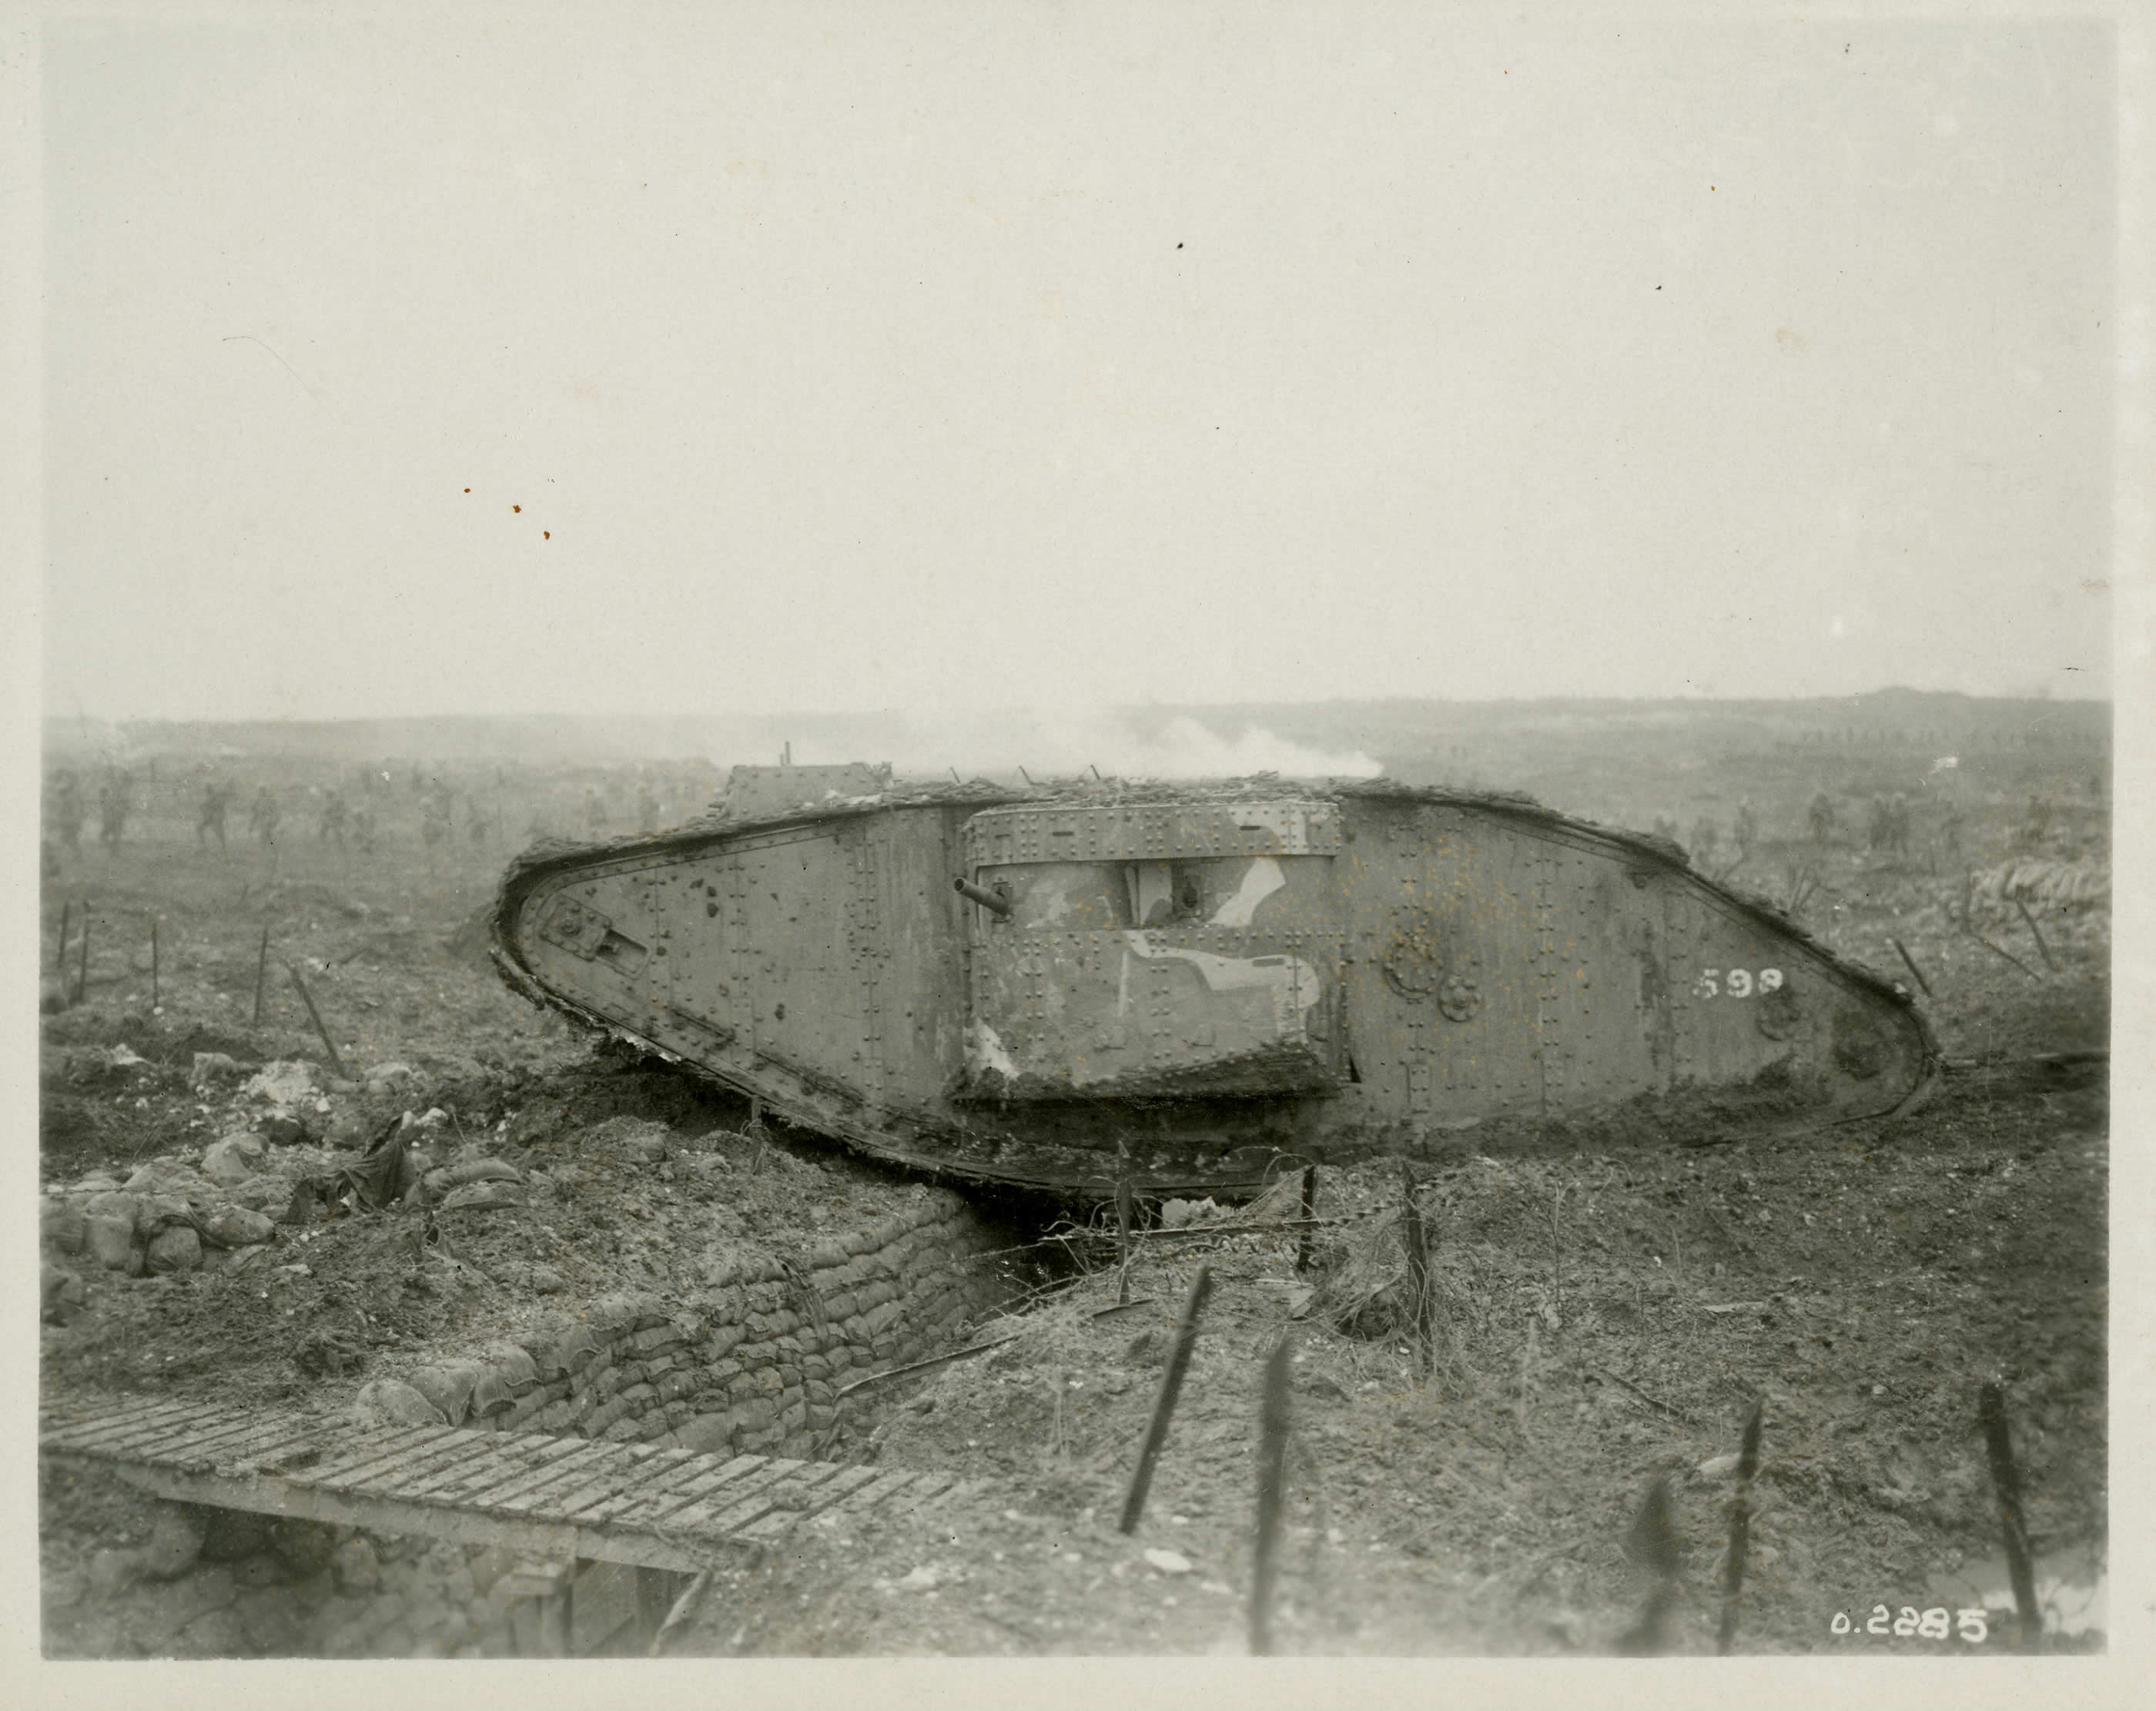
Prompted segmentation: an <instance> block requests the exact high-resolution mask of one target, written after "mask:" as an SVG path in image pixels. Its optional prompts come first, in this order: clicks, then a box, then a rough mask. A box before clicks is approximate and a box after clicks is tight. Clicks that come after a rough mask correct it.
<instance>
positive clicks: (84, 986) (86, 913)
mask: <svg viewBox="0 0 2156 1711" xmlns="http://www.w3.org/2000/svg"><path fill="white" fill-rule="evenodd" d="M89 990H90V900H89V899H88V898H85V899H84V900H83V905H82V956H81V958H80V961H79V962H77V963H76V964H75V974H74V1001H75V1002H76V1003H77V1004H80V1003H81V1002H82V1000H83V998H84V996H85V994H87V993H88V992H89Z"/></svg>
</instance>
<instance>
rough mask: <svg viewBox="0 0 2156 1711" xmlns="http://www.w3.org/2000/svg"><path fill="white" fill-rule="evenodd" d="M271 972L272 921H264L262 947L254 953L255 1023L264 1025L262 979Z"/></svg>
mask: <svg viewBox="0 0 2156 1711" xmlns="http://www.w3.org/2000/svg"><path fill="white" fill-rule="evenodd" d="M266 974H269V922H266V921H265V922H263V923H262V948H261V949H260V950H259V951H258V952H256V953H255V955H254V1025H255V1026H256V1027H258V1028H259V1027H260V1026H261V1025H262V981H263V977H264V976H265V975H266Z"/></svg>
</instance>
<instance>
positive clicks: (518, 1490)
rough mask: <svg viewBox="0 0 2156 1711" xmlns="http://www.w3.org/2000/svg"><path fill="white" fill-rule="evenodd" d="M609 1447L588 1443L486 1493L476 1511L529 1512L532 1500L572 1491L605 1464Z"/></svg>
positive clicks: (592, 1441) (608, 1445) (595, 1441)
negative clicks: (590, 1472) (584, 1478)
mask: <svg viewBox="0 0 2156 1711" xmlns="http://www.w3.org/2000/svg"><path fill="white" fill-rule="evenodd" d="M613 1447H614V1446H613V1445H612V1444H609V1443H605V1442H603V1441H599V1440H598V1439H588V1440H587V1441H585V1442H584V1443H583V1445H582V1446H580V1447H579V1448H577V1450H575V1451H574V1452H572V1453H570V1454H569V1455H567V1456H564V1457H562V1458H561V1459H560V1460H559V1461H557V1462H548V1463H547V1466H546V1467H543V1468H542V1469H540V1470H539V1471H538V1472H536V1473H533V1474H531V1476H530V1477H527V1478H525V1479H521V1480H518V1481H516V1482H512V1483H511V1484H510V1485H507V1486H505V1487H502V1488H501V1489H500V1490H499V1491H492V1492H489V1493H487V1495H486V1499H485V1502H484V1503H478V1504H476V1507H478V1508H481V1509H484V1510H485V1512H486V1513H488V1514H490V1515H520V1514H524V1513H528V1512H530V1510H531V1508H532V1506H533V1503H534V1502H535V1500H539V1501H543V1500H544V1499H545V1498H546V1497H547V1493H549V1492H552V1493H557V1494H558V1493H561V1492H563V1491H568V1490H573V1489H574V1488H575V1487H576V1486H577V1484H579V1483H581V1482H582V1481H583V1477H584V1476H585V1474H586V1473H587V1472H588V1471H589V1470H591V1469H593V1468H596V1467H602V1466H603V1465H605V1464H606V1462H607V1460H608V1452H610V1451H611V1450H613Z"/></svg>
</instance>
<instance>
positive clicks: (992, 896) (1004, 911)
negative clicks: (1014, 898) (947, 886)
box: [951, 879, 1011, 915]
mask: <svg viewBox="0 0 2156 1711" xmlns="http://www.w3.org/2000/svg"><path fill="white" fill-rule="evenodd" d="M951 889H952V890H953V891H956V892H957V894H958V895H959V896H960V897H966V898H969V899H970V900H971V901H973V902H976V903H978V904H979V905H980V906H981V907H983V909H993V910H994V911H995V912H996V913H997V914H998V915H1008V914H1009V913H1010V912H1011V902H1010V899H1009V897H1005V896H1004V894H1003V893H1002V892H1001V891H989V890H988V888H987V887H986V886H977V885H975V884H974V883H973V881H970V880H964V879H954V880H952V881H951Z"/></svg>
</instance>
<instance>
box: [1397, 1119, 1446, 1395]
mask: <svg viewBox="0 0 2156 1711" xmlns="http://www.w3.org/2000/svg"><path fill="white" fill-rule="evenodd" d="M1400 1187H1401V1190H1402V1198H1401V1205H1400V1245H1401V1246H1403V1247H1404V1248H1405V1249H1406V1250H1407V1256H1408V1287H1409V1290H1410V1291H1411V1292H1412V1294H1413V1297H1414V1338H1415V1351H1416V1358H1417V1361H1418V1364H1419V1365H1420V1367H1421V1369H1422V1370H1423V1371H1424V1373H1428V1372H1429V1371H1430V1369H1432V1368H1433V1367H1434V1366H1435V1364H1437V1344H1436V1338H1435V1337H1433V1336H1432V1335H1431V1334H1430V1249H1429V1247H1428V1246H1427V1243H1426V1241H1425V1240H1424V1235H1423V1227H1422V1211H1421V1209H1420V1208H1419V1207H1418V1206H1417V1205H1415V1184H1414V1172H1413V1171H1411V1170H1409V1169H1408V1162H1407V1160H1406V1159H1401V1160H1400Z"/></svg>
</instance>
